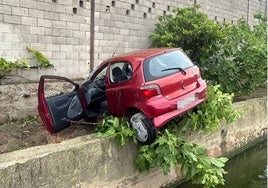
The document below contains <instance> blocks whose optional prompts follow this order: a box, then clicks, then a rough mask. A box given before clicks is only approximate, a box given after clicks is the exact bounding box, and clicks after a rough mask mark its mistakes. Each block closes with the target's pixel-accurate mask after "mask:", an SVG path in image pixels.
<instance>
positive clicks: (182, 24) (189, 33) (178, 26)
mask: <svg viewBox="0 0 268 188" xmlns="http://www.w3.org/2000/svg"><path fill="white" fill-rule="evenodd" d="M199 7H200V6H198V5H196V6H193V7H188V8H175V9H174V10H173V14H172V15H164V16H160V17H159V18H158V23H157V24H156V28H155V30H154V33H152V34H151V35H150V40H151V46H152V47H161V46H168V47H180V48H182V49H183V50H184V51H185V52H186V53H187V54H188V55H189V56H190V57H191V59H192V60H193V61H194V62H195V63H197V64H198V65H200V66H201V67H202V64H201V63H202V61H201V59H200V58H203V56H204V55H209V51H210V50H211V49H213V48H214V47H213V46H214V45H213V44H214V43H215V41H217V40H218V39H220V38H222V36H223V33H222V31H221V30H220V26H219V25H218V24H217V23H215V22H214V21H212V20H210V19H209V18H208V17H207V15H206V14H204V13H201V12H198V9H199Z"/></svg>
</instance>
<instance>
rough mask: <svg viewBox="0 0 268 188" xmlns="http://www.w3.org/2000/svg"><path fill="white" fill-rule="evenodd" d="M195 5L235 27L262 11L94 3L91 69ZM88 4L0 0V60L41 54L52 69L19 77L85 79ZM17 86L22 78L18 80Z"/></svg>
mask: <svg viewBox="0 0 268 188" xmlns="http://www.w3.org/2000/svg"><path fill="white" fill-rule="evenodd" d="M194 3H197V4H200V5H201V11H203V12H204V13H206V14H208V16H209V17H210V18H211V19H213V20H215V21H219V22H222V21H228V22H231V23H232V22H233V23H235V22H236V21H237V20H238V19H239V18H241V17H242V16H243V17H245V18H248V22H249V23H250V24H256V21H257V20H254V18H253V15H254V14H255V13H256V12H257V11H258V10H260V11H262V12H264V11H265V0H250V1H249V0H248V1H245V0H237V1H230V0H228V1H226V0H209V1H208V0H95V29H94V31H95V40H94V43H95V44H94V51H95V53H94V66H97V65H98V64H99V63H100V62H101V61H102V60H104V59H106V58H108V57H111V56H112V55H113V54H121V53H125V52H128V51H131V50H135V49H142V48H147V47H149V39H148V37H149V35H150V34H151V33H152V32H153V30H154V25H155V23H156V21H157V17H158V16H161V15H164V14H170V13H171V11H172V9H173V8H174V7H187V6H190V5H193V4H194ZM90 5H91V1H89V0H0V57H4V58H6V59H8V60H17V59H21V58H23V57H27V58H30V63H31V64H32V65H35V62H34V61H33V60H32V59H31V56H30V54H29V53H28V52H27V50H26V47H30V48H35V49H37V50H39V51H41V52H43V53H44V54H45V56H47V57H48V58H49V60H50V61H51V63H53V64H54V65H55V68H54V69H49V70H44V69H39V70H30V71H26V72H20V75H22V76H23V77H26V78H27V79H31V80H38V78H39V76H40V75H42V74H47V73H48V74H55V75H62V76H68V77H70V78H80V77H85V76H86V74H87V73H88V71H89V61H90V32H91V30H90V19H91V17H90V15H91V10H92V9H91V7H90ZM20 81H22V82H23V80H20Z"/></svg>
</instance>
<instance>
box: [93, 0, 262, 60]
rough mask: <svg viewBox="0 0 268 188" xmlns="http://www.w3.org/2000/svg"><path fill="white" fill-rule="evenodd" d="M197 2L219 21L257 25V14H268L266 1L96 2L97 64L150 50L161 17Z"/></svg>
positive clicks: (134, 0) (105, 0)
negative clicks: (258, 12) (113, 56)
mask: <svg viewBox="0 0 268 188" xmlns="http://www.w3.org/2000/svg"><path fill="white" fill-rule="evenodd" d="M248 2H249V3H248ZM194 3H197V4H200V5H201V8H200V10H201V11H203V12H204V13H206V14H207V15H208V16H209V18H211V19H213V20H215V21H217V22H224V21H225V22H229V23H236V22H237V21H238V20H239V19H240V18H242V17H244V18H245V19H247V18H248V23H249V24H251V25H254V24H256V23H257V20H256V19H254V14H256V13H257V11H262V12H264V11H265V1H264V0H262V1H259V0H251V1H245V0H239V1H230V0H228V1H226V0H212V1H211V0H187V1H183V0H120V1H115V0H96V4H97V5H98V6H96V28H95V31H96V38H95V64H96V65H97V64H99V63H100V62H101V61H102V60H103V59H106V58H109V57H111V56H112V54H114V53H115V54H122V53H125V52H128V51H131V50H136V49H142V48H147V47H149V46H150V43H149V36H150V34H151V33H152V32H153V30H154V28H155V24H156V22H157V17H158V16H162V15H165V14H171V13H172V9H174V8H175V7H182V8H184V7H187V6H191V5H193V4H194Z"/></svg>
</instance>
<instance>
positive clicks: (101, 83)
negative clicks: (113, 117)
mask: <svg viewBox="0 0 268 188" xmlns="http://www.w3.org/2000/svg"><path fill="white" fill-rule="evenodd" d="M94 85H95V86H96V88H97V90H99V91H100V92H102V93H105V90H106V84H105V76H102V77H100V78H97V79H95V80H94Z"/></svg>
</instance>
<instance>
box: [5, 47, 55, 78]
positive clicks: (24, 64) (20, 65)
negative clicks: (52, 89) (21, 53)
mask: <svg viewBox="0 0 268 188" xmlns="http://www.w3.org/2000/svg"><path fill="white" fill-rule="evenodd" d="M27 50H28V51H29V52H31V53H32V54H33V55H34V57H35V58H36V62H37V67H40V68H48V67H53V64H51V63H50V62H49V60H48V59H47V58H46V57H45V55H44V54H43V53H41V52H39V51H38V50H35V49H30V48H27ZM29 68H31V66H30V65H29V61H28V59H26V58H22V59H20V60H17V61H8V60H6V59H4V58H0V79H1V78H4V77H5V76H7V75H10V73H11V72H12V71H17V70H18V69H29Z"/></svg>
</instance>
